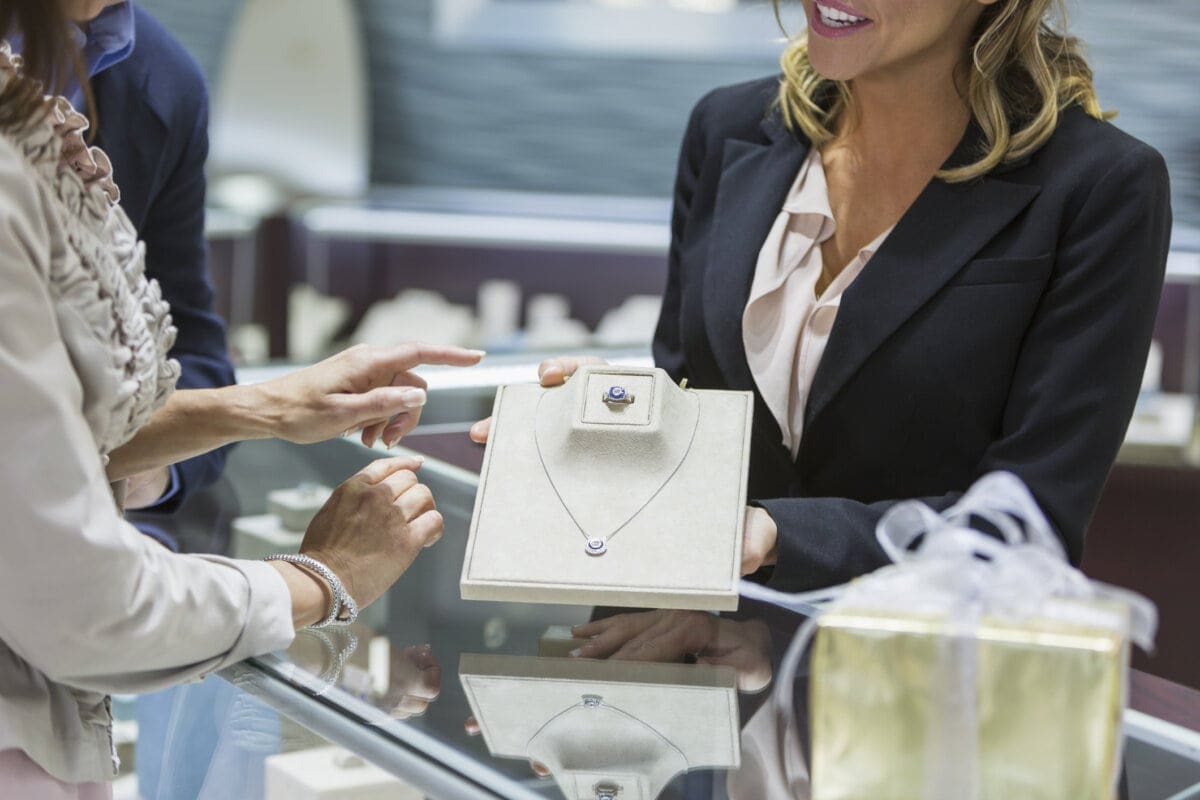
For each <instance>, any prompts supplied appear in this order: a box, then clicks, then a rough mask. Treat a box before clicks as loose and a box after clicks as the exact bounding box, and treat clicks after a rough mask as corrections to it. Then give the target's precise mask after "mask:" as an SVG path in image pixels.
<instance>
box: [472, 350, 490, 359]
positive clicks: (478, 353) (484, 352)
mask: <svg viewBox="0 0 1200 800" xmlns="http://www.w3.org/2000/svg"><path fill="white" fill-rule="evenodd" d="M467 352H468V353H470V354H471V355H473V356H479V357H480V358H483V357H484V356H486V355H487V350H468V351H467Z"/></svg>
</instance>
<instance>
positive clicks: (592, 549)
mask: <svg viewBox="0 0 1200 800" xmlns="http://www.w3.org/2000/svg"><path fill="white" fill-rule="evenodd" d="M545 398H546V395H545V394H544V393H543V394H542V396H541V397H539V398H538V403H537V408H536V409H534V414H533V416H534V423H533V443H534V446H535V447H537V454H538V461H540V462H541V464H542V472H543V473H545V475H546V480H547V481H548V482H549V483H550V489H551V490H553V492H554V496H555V497H556V498H558V502H559V505H561V506H562V507H563V510H564V511H566V512H567V516H568V517H570V518H571V522H573V523H575V527H576V528H578V529H579V533H580V534H582V535H583V538H584V541H585V542H586V545H585V547H586V549H587V553H588V555H591V556H602V555H604V554H605V553H606V552H607V551H608V543H609V542H610V541H612V540H613V538H615V537H616V535H617V534H618V533H620V532H621V531H622V530H624V529H625V526H627V525H628V524H629V523H631V522H633V521H634V520H635V519H637V516H638V514H641V513H642V512H643V511H644V510H645V509H646V506H648V505H650V504H651V503H653V502H654V498H656V497H658V495H659V494H660V493H661V492H662V490H663V489H665V488H666V487H667V484H669V483H670V482H671V480H672V479H674V477H675V474H676V473H677V472H679V470H680V468H681V467H683V462H685V461H687V457H688V454H689V453H691V452H692V445H693V444H694V443H695V441H696V431H698V430H699V429H700V409H699V408H697V409H696V422H695V424H693V425H692V435H691V437H690V438H689V439H688V445H687V449H686V450H684V451H683V458H681V459H679V463H678V464H676V465H675V469H673V470H671V474H670V475H668V476H667V479H666V480H665V481H663V482H662V484H661V485H660V486H659V487H658V488H657V489H655V490H654V494H652V495H650V499H648V500H647V501H646V502H644V503H642V505H641V506H639V507H638V508H637V509H636V510H635V511H634V512H633V514H632V515H631V516H630V517H629V519H627V520H625V521H624V522H622V523H621V524H620V525H618V526H617V527H616V529H615V530H613V532H612V533H610V534H608V536H604V537H592V536H588V533H587V531H586V530H584V527H583V526H582V525H580V524H579V520H577V519H576V518H575V515H574V514H573V513H572V512H571V509H570V507H569V506H568V505H567V504H566V501H564V500H563V497H562V494H561V493H560V492H559V491H558V486H556V485H555V484H554V478H552V477H550V469H549V468H548V467H547V466H546V457H545V456H544V455H543V454H542V442H541V439H540V438H538V435H537V419H538V417H539V416H541V413H542V400H544V399H545ZM697 405H699V403H697Z"/></svg>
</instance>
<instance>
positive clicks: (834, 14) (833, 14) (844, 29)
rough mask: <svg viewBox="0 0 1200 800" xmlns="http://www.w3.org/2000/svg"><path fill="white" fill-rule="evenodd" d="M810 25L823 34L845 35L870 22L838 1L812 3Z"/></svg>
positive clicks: (826, 0)
mask: <svg viewBox="0 0 1200 800" xmlns="http://www.w3.org/2000/svg"><path fill="white" fill-rule="evenodd" d="M813 11H814V13H813V15H812V17H813V19H812V27H813V29H814V30H816V32H817V33H820V34H822V35H823V36H846V35H848V34H851V33H854V32H855V31H857V30H859V29H861V28H865V27H866V26H867V25H870V24H871V20H869V19H867V18H866V17H860V16H858V15H856V14H854V13H853V12H852V11H850V10H849V9H848V8H846V7H845V6H844V5H842V4H840V3H838V4H836V5H834V4H832V3H830V2H829V1H828V0H825V2H814V3H813Z"/></svg>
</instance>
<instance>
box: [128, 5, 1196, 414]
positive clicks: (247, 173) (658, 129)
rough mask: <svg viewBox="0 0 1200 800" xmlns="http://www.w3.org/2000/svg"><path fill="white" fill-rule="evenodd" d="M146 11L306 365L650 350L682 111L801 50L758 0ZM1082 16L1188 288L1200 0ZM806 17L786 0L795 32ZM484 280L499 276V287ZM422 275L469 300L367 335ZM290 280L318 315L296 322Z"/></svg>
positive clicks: (256, 272)
mask: <svg viewBox="0 0 1200 800" xmlns="http://www.w3.org/2000/svg"><path fill="white" fill-rule="evenodd" d="M142 5H143V6H144V7H145V8H147V9H149V10H150V11H151V12H153V13H154V14H155V15H156V16H157V17H158V18H159V19H160V20H161V21H162V22H163V23H164V24H165V25H166V26H167V27H168V28H169V29H171V31H172V32H174V33H175V34H176V35H177V36H178V37H179V38H180V39H181V40H182V41H183V43H184V44H185V45H186V46H187V48H188V49H189V51H190V52H191V53H192V55H193V56H194V57H195V58H196V60H197V62H198V63H199V64H200V66H201V68H202V69H203V71H204V72H205V74H206V75H207V77H208V78H209V80H210V83H211V85H212V87H213V156H212V160H211V163H210V172H211V174H212V176H213V178H214V183H213V186H212V191H211V193H210V196H211V204H212V205H213V212H214V213H213V214H211V215H210V226H209V228H210V237H211V238H212V240H213V243H214V250H213V272H214V277H215V279H216V281H217V285H218V290H219V291H218V307H219V310H220V311H221V312H222V313H223V314H224V315H225V316H226V318H227V319H229V320H230V322H231V323H232V325H233V328H234V331H233V333H234V336H233V342H234V345H235V348H236V349H237V350H238V351H239V357H240V358H241V359H242V361H243V362H250V363H253V362H258V361H262V360H264V359H266V358H268V357H273V358H281V357H287V356H289V355H290V356H291V357H292V358H293V359H299V360H308V359H310V358H312V357H314V356H316V355H318V354H320V353H321V352H324V351H325V350H327V349H328V348H329V346H331V345H332V344H333V343H334V342H342V341H350V340H355V339H365V340H376V339H378V338H379V337H384V338H387V335H388V334H387V330H392V331H394V335H395V336H397V337H399V338H403V337H404V336H405V335H408V334H409V333H413V331H411V328H412V327H414V325H415V326H416V327H418V328H419V330H417V331H415V333H417V334H419V335H421V338H433V339H442V340H446V341H470V342H472V343H477V344H482V345H484V346H486V347H488V348H489V349H491V350H492V351H496V350H497V349H501V350H505V349H521V348H525V347H535V348H540V347H549V348H551V349H553V348H555V347H561V346H568V347H572V346H573V347H577V346H580V345H582V344H584V343H592V342H595V343H598V344H602V345H612V344H642V345H644V344H645V342H646V341H647V340H648V336H649V332H650V329H651V327H652V324H653V319H652V317H653V316H654V306H653V302H652V301H651V300H649V299H647V300H645V301H639V300H638V298H637V297H636V296H638V295H649V296H653V295H655V294H656V293H657V292H658V291H659V289H660V287H661V284H662V282H663V277H664V272H663V270H664V264H665V262H664V259H663V254H664V253H665V248H666V242H667V238H666V237H667V232H666V229H665V228H664V227H663V225H664V224H665V223H666V220H667V215H668V213H669V200H668V198H669V196H670V191H671V182H672V179H673V174H674V168H675V160H676V155H677V148H678V144H679V140H680V137H681V135H682V131H683V126H684V124H685V122H686V119H687V114H688V111H689V109H690V108H691V106H692V104H693V103H695V101H696V100H697V99H698V98H699V97H700V96H701V95H703V94H704V93H705V92H706V91H707V90H709V89H711V88H713V87H715V86H719V85H722V84H727V83H732V82H736V81H740V80H746V79H750V78H753V77H758V76H761V75H764V74H768V73H771V72H773V71H775V69H776V66H775V65H776V61H777V58H778V54H779V52H780V50H781V39H780V36H781V34H780V30H779V28H778V26H777V24H776V22H775V20H774V18H773V15H772V13H771V10H770V6H769V4H765V3H761V2H753V3H747V2H738V0H248V1H246V2H244V1H243V0H206V2H204V3H194V2H190V1H189V0H144V1H143V2H142ZM1068 10H1069V14H1070V23H1071V26H1072V29H1073V30H1074V32H1075V33H1077V34H1078V35H1079V36H1080V37H1082V38H1083V39H1084V40H1085V41H1086V42H1087V44H1088V46H1089V52H1090V54H1091V58H1092V63H1093V66H1094V67H1095V70H1096V72H1097V76H1098V83H1099V89H1100V95H1101V99H1102V101H1103V102H1104V104H1105V105H1106V107H1108V108H1113V109H1117V110H1118V111H1119V112H1120V116H1119V117H1118V118H1117V120H1116V124H1117V125H1119V126H1120V127H1122V128H1125V129H1126V130H1128V131H1129V132H1131V133H1133V134H1134V135H1136V136H1138V137H1140V138H1142V139H1144V140H1146V141H1148V142H1150V143H1151V144H1153V145H1154V146H1156V147H1157V148H1159V149H1160V150H1161V151H1162V152H1163V153H1164V155H1165V156H1166V158H1167V161H1168V164H1169V165H1170V169H1171V173H1172V179H1173V182H1174V205H1175V215H1176V221H1177V231H1176V243H1177V249H1178V251H1179V253H1180V254H1181V255H1180V257H1179V258H1176V259H1175V260H1174V261H1173V264H1172V272H1173V274H1175V277H1179V278H1180V279H1184V278H1188V279H1190V278H1192V277H1194V275H1193V274H1192V273H1194V272H1197V271H1200V270H1197V269H1196V268H1195V261H1194V259H1189V258H1187V257H1184V256H1183V255H1182V254H1184V253H1186V252H1187V251H1190V250H1193V249H1197V248H1200V234H1198V233H1197V229H1200V88H1197V87H1200V58H1197V55H1198V54H1197V44H1196V43H1197V42H1198V41H1200V11H1198V10H1197V7H1196V4H1195V0H1132V2H1131V1H1130V0H1087V2H1086V3H1083V2H1070V3H1069V4H1068ZM802 17H803V14H802V12H800V11H799V6H798V4H797V3H792V4H785V6H784V8H783V20H784V22H785V24H786V25H788V26H789V27H790V28H791V29H793V30H795V29H798V28H799V27H800V26H802V24H803V21H802ZM264 223H265V224H264ZM553 223H558V224H553ZM568 223H569V224H568ZM466 240H470V244H471V245H472V246H471V247H467V248H465V249H464V247H463V245H464V244H465V243H466ZM486 279H494V280H498V281H502V282H505V283H501V284H495V285H488V286H487V287H485V291H484V293H483V295H482V296H481V295H480V294H479V292H478V291H477V289H478V288H479V285H480V283H481V281H483V280H486ZM297 286H310V287H311V288H312V289H313V290H315V291H309V290H307V289H305V290H304V291H302V292H296V291H295V287H297ZM412 289H420V290H429V291H435V292H437V293H438V295H439V296H440V300H441V301H444V302H445V303H447V304H450V305H451V306H453V307H443V306H441V305H439V302H440V300H439V298H437V297H433V296H431V295H428V294H420V295H415V296H411V297H407V298H406V297H404V296H401V297H400V298H399V299H398V300H397V301H395V303H394V304H393V306H392V307H390V308H389V307H383V306H381V307H379V308H377V309H376V311H375V313H373V314H371V315H368V316H366V320H365V321H366V323H367V324H366V326H365V327H364V326H363V324H362V323H363V322H364V316H365V315H367V311H368V309H369V308H370V307H371V306H372V305H373V304H376V303H377V302H378V301H380V300H385V299H392V298H395V296H396V295H397V294H398V293H401V292H403V291H404V290H412ZM289 294H290V295H291V299H292V303H293V305H294V306H295V310H296V311H297V312H301V311H303V312H305V313H304V316H305V317H306V318H307V319H308V320H309V323H308V324H306V325H304V326H302V327H303V330H302V331H292V332H291V333H293V334H295V335H292V336H289V329H288V325H287V319H288V313H287V312H288V309H287V303H286V302H285V301H286V299H287V298H288V296H289ZM329 297H336V298H339V299H340V300H341V301H343V302H325V301H326V299H327V298H329ZM630 297H634V300H633V302H632V303H631V304H630V305H629V306H628V307H626V308H624V309H623V312H624V313H621V312H620V311H619V312H617V313H616V315H615V317H614V318H612V319H611V320H610V321H609V322H610V324H608V325H603V324H602V323H603V322H604V320H605V316H606V315H608V314H609V313H610V312H613V310H614V309H618V308H619V307H620V306H621V305H622V303H623V302H625V301H627V300H629V298H630ZM417 309H425V310H426V312H427V313H417ZM434 309H436V311H437V312H438V313H432V311H433V310H434ZM481 318H482V319H481ZM313 319H319V320H321V323H320V324H316V325H313V324H312V320H313ZM405 319H408V320H412V321H413V325H409V324H406V323H404V320H405ZM391 323H394V324H391ZM575 323H580V324H575ZM397 325H398V326H399V329H397V328H396V326H397ZM430 326H432V327H430ZM1185 327H1186V326H1185ZM598 328H599V331H598V330H597V329H598ZM522 331H526V332H528V333H529V334H531V335H529V336H522V335H520V334H521V332H522ZM1198 333H1200V331H1198ZM1181 335H1182V334H1181ZM597 336H598V339H597V338H596V337H597ZM296 339H302V340H303V341H293V340H296ZM1186 344H1187V342H1185V341H1183V340H1181V341H1180V342H1179V343H1174V342H1164V343H1163V346H1164V348H1165V349H1166V350H1167V353H1166V355H1167V361H1168V364H1167V370H1166V373H1167V374H1165V375H1164V379H1165V381H1166V383H1167V385H1168V386H1169V387H1170V388H1174V389H1178V388H1184V387H1185V385H1186V388H1188V389H1189V390H1195V389H1196V388H1198V387H1200V350H1196V351H1194V352H1188V353H1186V354H1185V353H1183V352H1182V350H1181V351H1180V352H1178V353H1176V352H1175V351H1176V350H1178V349H1179V348H1184V349H1186V347H1185V345H1186Z"/></svg>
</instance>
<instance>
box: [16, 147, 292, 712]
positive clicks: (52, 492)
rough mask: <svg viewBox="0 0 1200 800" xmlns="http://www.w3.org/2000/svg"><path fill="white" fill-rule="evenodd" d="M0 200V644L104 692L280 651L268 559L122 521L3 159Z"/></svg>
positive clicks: (278, 581)
mask: <svg viewBox="0 0 1200 800" xmlns="http://www.w3.org/2000/svg"><path fill="white" fill-rule="evenodd" d="M0 155H3V154H2V153H0ZM0 208H2V209H3V213H2V214H0V319H3V320H4V324H3V325H0V386H3V387H4V389H3V391H2V392H0V442H3V452H4V456H5V458H6V459H7V460H8V461H9V462H10V463H8V464H7V465H6V468H5V470H4V478H3V480H0V508H2V509H4V524H3V525H2V526H0V608H2V609H3V612H2V613H0V640H3V641H4V643H5V644H6V645H7V646H8V647H9V648H10V649H11V650H12V651H13V652H15V653H16V654H17V655H18V656H20V657H21V658H22V659H23V660H24V661H25V662H27V663H28V664H29V665H30V666H32V667H33V668H34V669H36V670H38V671H39V672H41V673H43V674H45V675H46V676H47V677H49V678H50V679H51V680H54V681H56V682H59V683H62V684H66V685H69V686H74V687H77V688H80V689H87V690H93V691H99V692H109V693H111V692H143V691H153V690H157V689H160V688H163V687H165V686H168V685H171V684H173V683H178V682H182V681H184V680H188V679H191V678H197V677H201V676H203V675H206V674H208V673H210V672H212V671H214V670H216V669H220V668H222V667H224V666H226V665H228V664H232V663H234V662H236V661H240V660H242V659H245V658H247V657H249V656H253V655H258V654H262V653H266V652H271V651H273V650H277V649H281V648H284V647H286V646H288V645H289V644H290V642H291V641H292V639H293V637H294V631H293V628H292V620H291V597H290V595H289V593H288V590H287V586H286V584H285V583H284V581H283V579H282V578H281V577H280V576H279V574H278V573H277V572H275V570H274V569H273V568H272V567H271V566H270V565H268V564H265V563H261V562H246V561H233V560H229V559H222V558H218V557H200V556H180V555H175V554H173V553H170V552H169V551H167V550H166V549H164V548H163V547H161V546H160V545H158V544H156V543H155V542H154V541H152V540H151V539H149V538H147V537H145V536H142V535H141V534H139V533H138V532H137V531H136V530H135V529H134V528H133V527H132V526H131V525H129V524H128V523H126V522H125V521H124V520H123V519H122V518H121V516H120V514H119V513H118V511H117V508H116V504H115V502H114V500H113V495H112V491H111V488H110V486H109V484H108V482H107V479H106V477H105V474H104V468H103V465H102V463H101V459H100V457H99V455H98V453H97V450H96V444H95V440H94V438H93V436H92V433H91V430H90V429H89V428H88V426H87V423H86V421H85V420H84V418H83V415H82V413H81V411H80V409H81V408H82V406H83V388H82V386H81V384H80V382H79V380H78V377H77V376H76V372H75V370H74V368H73V367H72V364H71V360H70V356H69V354H68V352H67V349H66V347H65V345H64V344H63V341H62V338H61V333H60V330H59V325H58V317H57V311H56V307H55V305H54V301H53V299H52V297H51V296H50V293H49V291H48V289H47V285H46V282H45V279H44V277H43V275H44V274H45V272H46V270H47V269H48V265H49V258H50V255H49V254H50V247H49V244H48V243H49V241H50V238H49V236H48V235H47V227H46V222H45V216H44V215H43V214H42V212H41V208H42V206H41V204H40V202H39V200H38V195H37V193H36V189H35V188H34V187H33V186H32V183H31V182H30V181H29V179H28V178H27V177H26V176H24V175H23V174H22V173H21V171H20V170H18V169H14V168H12V165H11V164H10V166H9V167H5V166H4V165H3V164H0ZM22 459H24V461H22Z"/></svg>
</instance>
